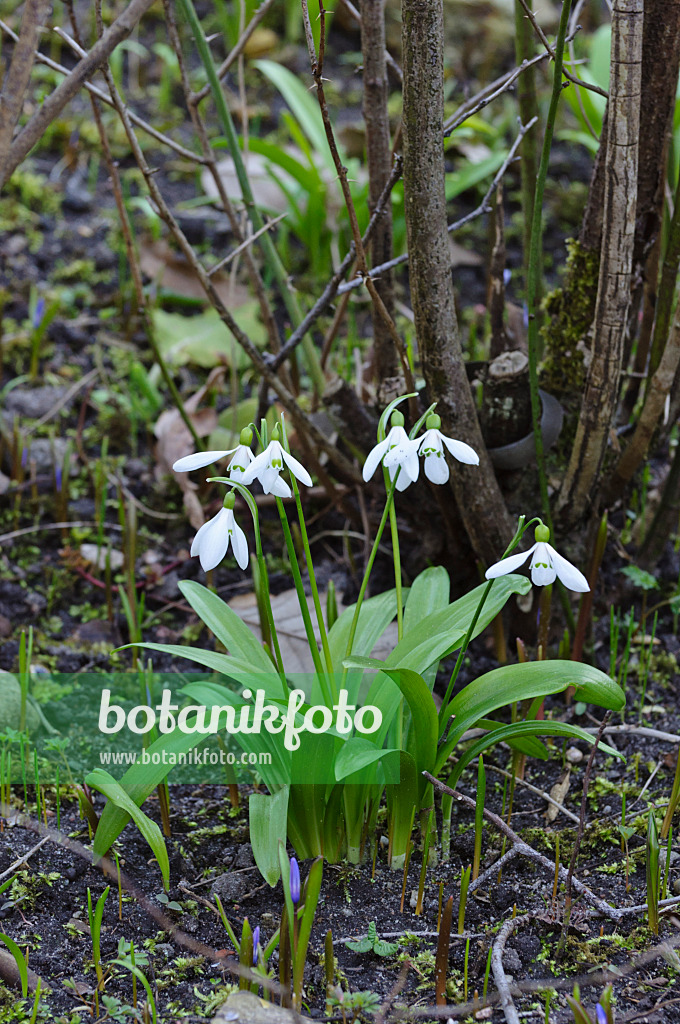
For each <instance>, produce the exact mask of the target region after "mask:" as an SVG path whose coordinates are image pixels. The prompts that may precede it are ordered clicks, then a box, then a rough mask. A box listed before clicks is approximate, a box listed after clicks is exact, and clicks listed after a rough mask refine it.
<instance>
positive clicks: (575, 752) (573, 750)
mask: <svg viewBox="0 0 680 1024" xmlns="http://www.w3.org/2000/svg"><path fill="white" fill-rule="evenodd" d="M566 756H567V761H568V762H569V764H580V763H581V761H582V760H583V751H582V750H579V749H578V747H569V749H568V750H567V755H566Z"/></svg>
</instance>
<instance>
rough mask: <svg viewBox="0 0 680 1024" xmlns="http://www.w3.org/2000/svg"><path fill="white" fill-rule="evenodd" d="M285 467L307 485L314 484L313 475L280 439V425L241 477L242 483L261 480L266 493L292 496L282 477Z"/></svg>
mask: <svg viewBox="0 0 680 1024" xmlns="http://www.w3.org/2000/svg"><path fill="white" fill-rule="evenodd" d="M284 468H288V469H289V470H290V471H291V473H292V474H293V476H294V477H296V478H297V479H298V480H299V481H300V482H301V483H303V484H306V485H307V487H311V486H312V478H311V476H310V475H309V473H308V472H307V470H306V469H305V467H304V466H303V465H302V463H301V462H298V460H297V459H294V458H293V456H292V455H291V454H290V453H289V452H287V451H286V449H285V448H284V447H283V445H282V444H281V442H280V441H279V432H278V427H274V430H273V431H272V440H271V441H270V442H269V444H268V445H267V447H266V448H265V450H264V451H263V452H261V453H260V454H259V455H256V456H255V458H254V459H253V461H252V462H251V463H250V465H249V466H248V468H247V469H246V471H245V472H244V474H243V476H242V477H241V483H242V484H252V482H253V480H259V481H260V483H261V484H262V490H263V491H264V493H265V494H275V495H277V496H278V497H279V498H290V495H291V490H290V487H289V486H288V484H287V483H286V481H285V480H282V479H281V471H282V470H283V469H284Z"/></svg>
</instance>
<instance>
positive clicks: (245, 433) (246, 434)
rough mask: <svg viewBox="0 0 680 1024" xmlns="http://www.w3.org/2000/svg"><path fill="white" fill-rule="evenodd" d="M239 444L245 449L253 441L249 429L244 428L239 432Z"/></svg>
mask: <svg viewBox="0 0 680 1024" xmlns="http://www.w3.org/2000/svg"><path fill="white" fill-rule="evenodd" d="M239 441H240V443H241V444H244V445H245V446H246V448H250V446H251V444H252V441H253V432H252V430H251V429H250V427H244V428H243V430H242V431H241V437H240V438H239Z"/></svg>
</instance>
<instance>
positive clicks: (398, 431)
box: [387, 427, 409, 448]
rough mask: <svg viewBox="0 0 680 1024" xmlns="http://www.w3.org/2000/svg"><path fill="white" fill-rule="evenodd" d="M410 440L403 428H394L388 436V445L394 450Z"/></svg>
mask: <svg viewBox="0 0 680 1024" xmlns="http://www.w3.org/2000/svg"><path fill="white" fill-rule="evenodd" d="M408 440H409V436H408V434H407V433H406V431H405V430H404V428H403V427H392V428H391V430H390V432H389V434H388V435H387V443H388V445H389V447H390V448H394V446H395V445H397V444H403V443H404V441H408Z"/></svg>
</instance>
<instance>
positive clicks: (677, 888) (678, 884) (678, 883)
mask: <svg viewBox="0 0 680 1024" xmlns="http://www.w3.org/2000/svg"><path fill="white" fill-rule="evenodd" d="M673 894H674V895H675V896H680V878H676V879H675V881H674V882H673Z"/></svg>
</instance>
